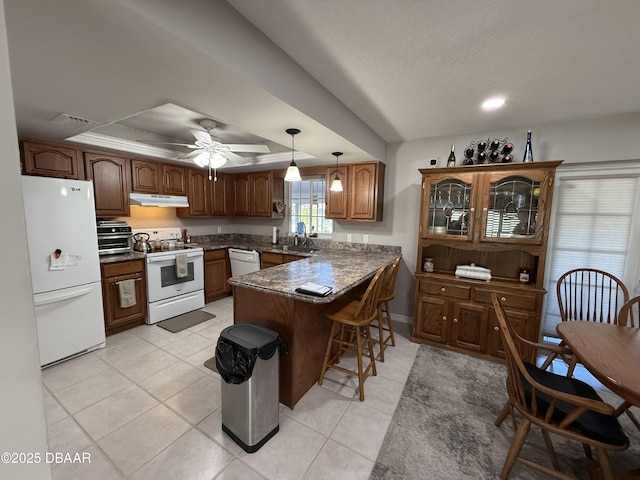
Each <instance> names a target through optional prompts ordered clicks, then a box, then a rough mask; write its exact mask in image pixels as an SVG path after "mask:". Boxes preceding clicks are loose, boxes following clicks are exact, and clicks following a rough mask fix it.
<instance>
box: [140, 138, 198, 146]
mask: <svg viewBox="0 0 640 480" xmlns="http://www.w3.org/2000/svg"><path fill="white" fill-rule="evenodd" d="M136 142H139V143H145V144H147V145H179V146H181V147H189V148H200V147H198V146H197V145H194V144H193V143H173V142H148V141H146V140H136Z"/></svg>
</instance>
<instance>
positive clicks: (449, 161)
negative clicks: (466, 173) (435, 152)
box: [447, 145, 456, 167]
mask: <svg viewBox="0 0 640 480" xmlns="http://www.w3.org/2000/svg"><path fill="white" fill-rule="evenodd" d="M454 149H455V145H451V153H450V154H449V158H448V159H447V167H455V166H456V154H455V153H454Z"/></svg>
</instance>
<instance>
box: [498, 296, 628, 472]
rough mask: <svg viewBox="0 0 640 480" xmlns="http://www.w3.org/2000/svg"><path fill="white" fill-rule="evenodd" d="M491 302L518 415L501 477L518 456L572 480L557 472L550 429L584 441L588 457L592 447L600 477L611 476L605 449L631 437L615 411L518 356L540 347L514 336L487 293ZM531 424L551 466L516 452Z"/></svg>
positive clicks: (586, 388)
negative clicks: (538, 435) (541, 439)
mask: <svg viewBox="0 0 640 480" xmlns="http://www.w3.org/2000/svg"><path fill="white" fill-rule="evenodd" d="M491 301H492V303H493V308H494V310H495V313H496V316H497V318H498V324H499V328H500V333H501V335H502V340H503V342H504V350H505V355H506V361H507V384H506V386H507V395H508V397H509V405H510V408H511V410H512V417H513V418H514V419H515V418H516V415H515V414H516V413H517V414H518V416H519V417H520V423H519V424H518V425H517V430H516V431H515V434H514V436H513V440H512V441H511V446H510V447H509V452H508V453H507V457H506V459H505V461H504V465H503V467H502V471H501V473H500V478H501V480H506V479H507V478H509V474H510V473H511V470H512V469H513V466H514V465H515V462H516V460H520V461H521V462H522V463H524V464H525V465H528V466H530V467H532V468H535V469H537V470H540V471H542V472H545V473H547V474H548V475H551V476H553V477H555V478H563V479H567V478H572V477H570V476H569V475H566V474H564V473H562V472H561V471H560V465H559V462H558V458H557V456H556V454H555V451H554V449H553V445H552V443H551V438H550V436H549V434H550V433H553V434H556V435H560V436H562V437H565V438H568V439H571V440H576V441H578V442H580V443H582V445H583V447H584V450H585V453H586V455H587V458H589V459H592V458H593V457H592V451H591V448H592V447H593V448H595V449H596V458H597V461H598V463H599V466H600V469H601V471H602V475H603V478H605V480H612V479H613V478H614V474H613V468H612V466H611V462H610V459H609V453H608V452H609V450H612V451H621V450H624V449H626V448H627V447H628V446H629V439H628V438H627V436H626V434H625V433H624V430H623V429H622V427H621V426H620V423H619V422H618V420H617V418H616V417H615V409H614V408H613V407H612V406H611V405H609V404H607V403H605V402H604V401H602V399H601V398H600V397H599V396H598V394H597V393H596V391H595V389H594V388H593V387H591V386H590V385H588V384H586V383H584V382H582V381H581V380H577V379H575V378H571V377H565V376H563V375H558V374H555V373H551V372H547V371H545V370H542V369H541V368H538V367H536V366H535V365H532V364H530V363H528V362H526V361H524V360H523V358H527V357H522V356H521V355H522V352H525V353H526V352H527V350H529V349H531V348H542V347H543V345H540V344H537V343H535V342H531V341H528V340H526V339H524V338H522V337H521V336H520V335H518V333H517V332H516V331H515V329H514V328H513V326H512V325H511V322H510V320H509V318H508V315H507V313H506V312H505V310H504V308H503V306H502V304H501V303H500V300H499V299H498V296H497V295H496V294H495V293H492V294H491ZM532 424H533V425H537V426H538V427H540V430H541V431H542V437H543V439H544V443H545V446H546V449H547V453H548V454H549V458H550V460H551V464H552V466H553V469H551V468H549V467H547V466H545V465H542V464H539V463H536V462H533V461H531V460H529V459H526V458H523V457H521V456H520V452H521V450H522V446H523V445H524V442H525V440H526V438H527V435H528V433H529V430H530V428H531V425H532Z"/></svg>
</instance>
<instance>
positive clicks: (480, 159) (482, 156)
mask: <svg viewBox="0 0 640 480" xmlns="http://www.w3.org/2000/svg"><path fill="white" fill-rule="evenodd" d="M478 163H487V154H486V153H485V152H480V153H478Z"/></svg>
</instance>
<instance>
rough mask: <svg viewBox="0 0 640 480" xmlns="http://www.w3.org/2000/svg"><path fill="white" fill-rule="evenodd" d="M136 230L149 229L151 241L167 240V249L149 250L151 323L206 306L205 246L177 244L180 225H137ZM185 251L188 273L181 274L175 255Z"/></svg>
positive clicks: (149, 318) (182, 253) (148, 279)
mask: <svg viewBox="0 0 640 480" xmlns="http://www.w3.org/2000/svg"><path fill="white" fill-rule="evenodd" d="M133 233H134V235H135V234H136V233H148V234H149V237H150V240H149V243H151V245H153V244H154V243H155V240H160V241H164V242H163V243H164V245H165V249H160V250H153V251H151V252H147V253H146V254H145V255H146V262H147V298H148V302H149V305H148V314H147V319H146V322H147V323H148V324H153V323H157V322H159V321H161V320H166V319H167V318H171V317H175V316H177V315H181V314H183V313H187V312H191V311H193V310H198V309H199V308H202V307H204V250H203V249H202V247H198V246H191V245H187V246H185V248H176V246H175V244H176V239H179V238H181V231H180V228H147V229H135V230H134V231H133ZM178 255H184V256H185V257H186V262H187V275H186V276H183V277H179V276H178V275H177V270H176V258H177V257H178Z"/></svg>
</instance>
